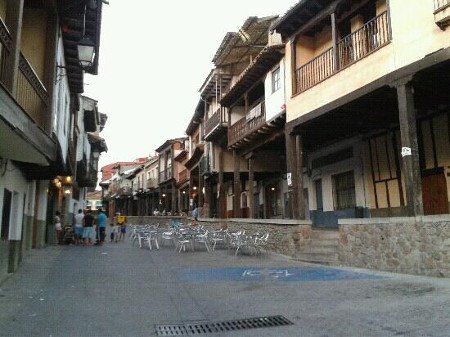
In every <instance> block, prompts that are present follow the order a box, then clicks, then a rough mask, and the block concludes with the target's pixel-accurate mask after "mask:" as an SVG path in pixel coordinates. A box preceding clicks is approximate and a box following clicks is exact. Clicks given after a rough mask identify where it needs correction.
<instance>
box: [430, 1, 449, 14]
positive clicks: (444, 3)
mask: <svg viewBox="0 0 450 337" xmlns="http://www.w3.org/2000/svg"><path fill="white" fill-rule="evenodd" d="M447 7H450V0H434V11H435V12H436V11H439V10H442V9H444V8H447Z"/></svg>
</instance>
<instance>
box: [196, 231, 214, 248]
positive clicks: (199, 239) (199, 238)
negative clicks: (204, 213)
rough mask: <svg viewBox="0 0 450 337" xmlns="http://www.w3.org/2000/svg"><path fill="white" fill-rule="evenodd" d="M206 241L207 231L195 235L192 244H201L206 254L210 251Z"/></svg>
mask: <svg viewBox="0 0 450 337" xmlns="http://www.w3.org/2000/svg"><path fill="white" fill-rule="evenodd" d="M208 241H209V240H208V231H206V232H204V233H200V234H197V235H195V238H194V244H195V243H202V244H204V245H205V247H206V250H207V251H208V252H210V251H211V249H210V248H209V242H208Z"/></svg>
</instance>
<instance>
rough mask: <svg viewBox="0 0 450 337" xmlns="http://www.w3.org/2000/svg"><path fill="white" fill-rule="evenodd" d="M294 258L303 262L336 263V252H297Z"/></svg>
mask: <svg viewBox="0 0 450 337" xmlns="http://www.w3.org/2000/svg"><path fill="white" fill-rule="evenodd" d="M295 259H296V260H298V261H303V262H311V263H321V264H337V263H338V256H337V254H329V253H328V254H326V253H299V254H297V255H296V256H295Z"/></svg>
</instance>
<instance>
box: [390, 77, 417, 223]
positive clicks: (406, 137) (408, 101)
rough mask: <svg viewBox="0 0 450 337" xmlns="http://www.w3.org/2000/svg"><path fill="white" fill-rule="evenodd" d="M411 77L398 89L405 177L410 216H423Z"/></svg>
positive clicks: (397, 86) (399, 83) (397, 85)
mask: <svg viewBox="0 0 450 337" xmlns="http://www.w3.org/2000/svg"><path fill="white" fill-rule="evenodd" d="M410 79H411V78H410V77H408V78H405V79H402V80H399V81H398V82H397V83H396V84H395V86H396V88H397V99H398V112H399V123H400V135H401V143H402V157H403V176H404V177H405V187H406V200H407V209H408V215H410V216H418V215H422V214H423V200H422V177H421V172H420V164H419V146H418V142H417V121H416V111H415V107H414V94H413V86H412V83H411V82H410Z"/></svg>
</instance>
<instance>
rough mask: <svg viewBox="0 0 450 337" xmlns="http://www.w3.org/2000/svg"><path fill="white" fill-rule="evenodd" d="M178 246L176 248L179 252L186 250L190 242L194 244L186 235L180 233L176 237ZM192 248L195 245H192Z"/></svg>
mask: <svg viewBox="0 0 450 337" xmlns="http://www.w3.org/2000/svg"><path fill="white" fill-rule="evenodd" d="M176 243H177V244H176V246H175V249H177V250H178V253H181V250H183V252H185V251H186V246H187V245H188V244H191V245H193V243H192V242H191V240H189V239H187V238H186V237H184V236H183V235H181V234H180V235H178V236H177V238H176ZM192 250H194V247H193V246H192Z"/></svg>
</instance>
